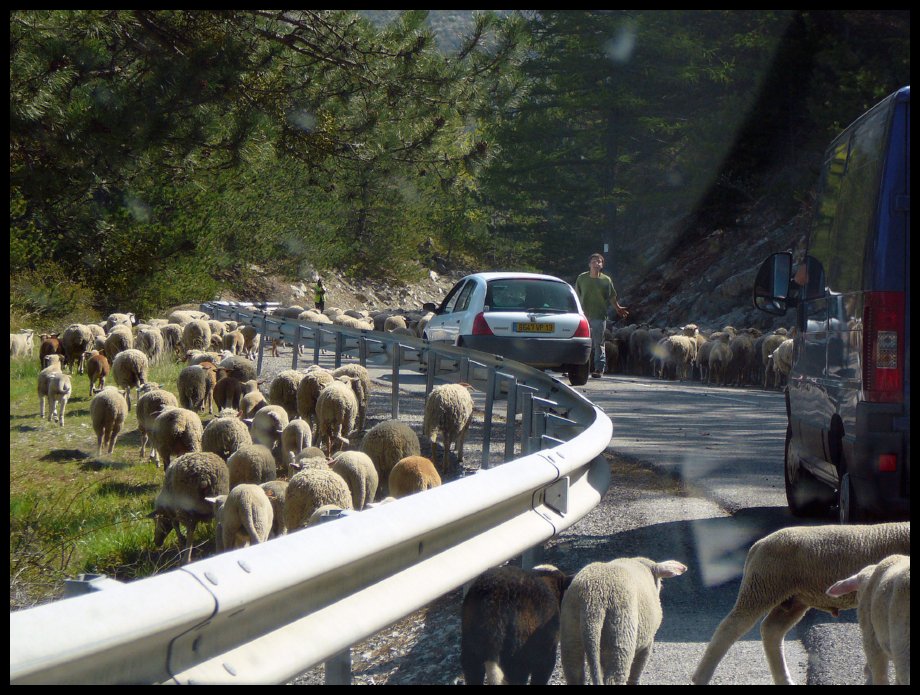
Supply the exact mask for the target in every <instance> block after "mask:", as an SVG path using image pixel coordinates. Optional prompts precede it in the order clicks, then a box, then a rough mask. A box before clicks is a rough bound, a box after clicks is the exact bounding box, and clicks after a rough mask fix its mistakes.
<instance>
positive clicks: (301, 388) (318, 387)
mask: <svg viewBox="0 0 920 695" xmlns="http://www.w3.org/2000/svg"><path fill="white" fill-rule="evenodd" d="M333 381H335V378H334V377H333V376H332V372H329V371H327V370H325V369H323V368H322V367H312V368H310V369H308V370H307V373H306V374H304V375H303V378H302V379H301V380H300V383H299V384H298V385H297V414H298V415H300V417H302V418H303V419H304V420H306V421H307V422H309V423H311V425H312V426H313V427H314V429H315V426H316V401H317V399H318V398H319V394H320V393H321V392H322V390H323V389H324V388H326V387H327V386H329V384H331V383H332V382H333Z"/></svg>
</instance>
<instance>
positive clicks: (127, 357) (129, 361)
mask: <svg viewBox="0 0 920 695" xmlns="http://www.w3.org/2000/svg"><path fill="white" fill-rule="evenodd" d="M149 367H150V363H149V362H148V360H147V355H145V354H144V353H143V352H141V351H140V350H135V349H133V348H131V349H129V350H125V351H124V352H119V353H118V355H116V356H115V360H114V361H113V362H112V377H113V378H114V379H115V383H116V384H117V385H118V386H119V387H120V388H122V389H124V391H125V400H127V401H128V410H131V389H132V388H134V389H137V388H139V387H141V386H143V385H144V383H145V382H146V381H147V370H148V369H149Z"/></svg>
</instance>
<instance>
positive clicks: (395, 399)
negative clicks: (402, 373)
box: [390, 342, 402, 420]
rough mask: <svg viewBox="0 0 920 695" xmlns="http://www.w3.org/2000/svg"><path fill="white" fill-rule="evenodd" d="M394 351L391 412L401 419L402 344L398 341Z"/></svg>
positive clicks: (395, 417)
mask: <svg viewBox="0 0 920 695" xmlns="http://www.w3.org/2000/svg"><path fill="white" fill-rule="evenodd" d="M393 347H394V351H393V371H392V372H391V374H392V375H393V389H392V391H391V392H390V413H391V414H392V418H393V419H394V420H398V419H399V368H400V366H401V365H402V345H400V344H399V342H396V343H395V344H394V345H393Z"/></svg>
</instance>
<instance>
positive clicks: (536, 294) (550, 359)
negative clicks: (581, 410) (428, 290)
mask: <svg viewBox="0 0 920 695" xmlns="http://www.w3.org/2000/svg"><path fill="white" fill-rule="evenodd" d="M426 309H428V310H430V311H434V312H435V316H434V317H433V318H432V319H431V320H430V321H429V322H428V325H427V326H426V328H425V332H424V333H423V336H422V337H423V338H425V339H427V340H431V341H433V342H439V341H440V342H449V343H452V344H454V345H458V346H462V347H466V348H470V349H472V350H479V351H480V352H486V353H490V354H493V355H501V356H503V357H506V358H508V359H512V360H516V361H518V362H523V363H524V364H528V365H531V366H533V367H537V368H540V369H556V370H559V371H562V372H565V373H566V374H567V375H568V377H569V381H570V382H571V384H572V385H573V386H580V385H582V384H584V383H585V382H586V381H587V380H588V369H589V367H588V363H589V357H590V354H591V332H590V329H589V327H588V320H587V319H586V318H585V316H584V314H583V313H582V309H581V304H580V303H579V301H578V297H577V295H576V294H575V290H574V289H572V286H571V285H569V284H568V283H567V282H565V281H564V280H560V279H559V278H556V277H553V276H551V275H538V274H535V273H476V274H475V275H468V276H466V277H465V278H463V279H462V280H460V282H458V283H457V284H456V285H454V287H453V288H452V289H451V291H450V292H449V293H448V294H447V296H446V297H445V298H444V301H443V302H441V305H440V306H439V307H435V306H434V305H427V306H426Z"/></svg>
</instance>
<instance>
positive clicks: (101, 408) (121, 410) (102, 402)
mask: <svg viewBox="0 0 920 695" xmlns="http://www.w3.org/2000/svg"><path fill="white" fill-rule="evenodd" d="M89 416H90V420H91V421H92V423H93V432H95V433H96V456H101V455H102V449H103V447H105V450H106V453H109V454H111V453H112V451H113V450H114V449H115V442H116V441H118V434H119V433H120V432H121V428H122V426H123V425H124V423H125V418H126V417H127V416H128V402H127V401H126V400H125V397H124V396H123V395H121V391H119V390H118V389H116V388H115V387H113V386H108V387H106V388H104V389H102V390H101V391H100V392H99V393H97V394H96V395H95V396H93V398H92V400H91V401H90V402H89Z"/></svg>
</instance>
